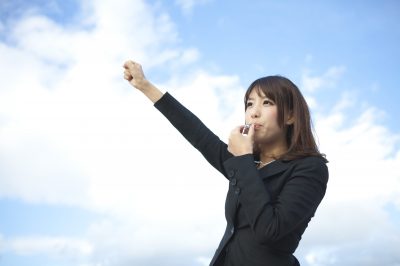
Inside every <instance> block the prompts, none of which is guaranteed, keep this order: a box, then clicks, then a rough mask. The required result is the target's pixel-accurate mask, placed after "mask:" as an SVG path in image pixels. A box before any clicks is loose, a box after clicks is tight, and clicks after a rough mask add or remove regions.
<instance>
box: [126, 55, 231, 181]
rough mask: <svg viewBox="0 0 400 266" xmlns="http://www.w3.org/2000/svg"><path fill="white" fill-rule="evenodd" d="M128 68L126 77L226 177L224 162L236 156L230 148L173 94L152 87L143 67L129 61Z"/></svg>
mask: <svg viewBox="0 0 400 266" xmlns="http://www.w3.org/2000/svg"><path fill="white" fill-rule="evenodd" d="M124 68H125V71H124V78H125V79H126V80H128V81H129V82H130V84H132V85H133V86H134V87H135V88H137V89H138V90H139V91H141V92H143V94H144V95H146V96H147V98H149V99H150V100H151V101H152V102H153V103H154V106H155V107H156V108H157V109H158V110H159V111H160V112H161V113H162V114H163V115H164V116H165V117H166V118H167V119H168V120H169V122H170V123H171V124H172V125H173V126H174V127H175V128H176V129H177V130H178V131H179V132H180V133H181V134H182V135H183V136H184V137H185V138H186V139H187V140H188V141H189V142H190V144H192V146H193V147H195V148H196V149H197V150H198V151H200V152H201V154H202V155H203V156H204V157H205V159H206V160H207V161H208V162H209V163H210V164H211V165H212V166H213V167H214V168H216V169H217V170H218V171H219V172H221V173H222V174H223V175H225V176H226V172H225V169H224V167H223V162H224V161H225V160H226V159H228V158H230V157H232V154H231V153H230V152H228V149H227V145H226V144H225V143H224V142H223V141H221V140H220V139H219V138H218V136H216V135H215V134H214V133H213V132H212V131H211V130H210V129H208V128H207V127H206V126H205V125H204V123H203V122H202V121H201V120H200V119H199V118H198V117H197V116H195V115H194V114H193V113H192V112H191V111H190V110H188V109H187V108H186V107H184V106H183V105H182V104H181V103H179V102H178V101H177V100H176V99H175V98H173V97H172V96H171V95H170V94H169V93H165V94H163V93H162V92H161V91H160V90H159V89H158V88H157V87H155V86H154V85H153V84H151V83H150V82H149V81H148V80H147V79H146V78H145V76H144V74H143V70H142V67H141V65H140V64H138V63H136V62H133V61H127V62H126V63H125V64H124Z"/></svg>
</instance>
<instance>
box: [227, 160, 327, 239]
mask: <svg viewBox="0 0 400 266" xmlns="http://www.w3.org/2000/svg"><path fill="white" fill-rule="evenodd" d="M225 167H226V171H227V172H228V173H229V175H230V176H232V177H233V176H234V178H235V179H236V186H237V188H236V194H237V197H238V200H239V202H240V203H241V206H242V208H243V210H244V212H245V214H246V216H247V219H248V222H249V224H250V226H251V228H252V230H253V231H254V233H255V235H256V237H257V240H258V241H259V242H260V243H271V242H274V241H277V240H279V239H281V238H282V237H284V236H285V235H287V234H288V233H290V232H292V231H293V230H294V229H295V228H296V227H297V226H298V225H299V224H304V223H308V221H309V219H311V217H312V216H313V215H314V213H315V211H316V209H317V207H318V205H319V203H320V202H321V200H322V198H323V197H324V195H325V191H326V184H327V181H328V169H327V166H326V164H325V163H324V162H323V161H322V159H319V158H317V157H308V158H305V159H301V160H300V161H299V163H298V164H296V165H295V166H294V167H293V169H291V170H290V171H291V173H290V176H289V177H288V178H287V180H286V181H285V184H284V186H283V188H282V190H281V191H280V193H279V195H278V196H277V197H276V198H275V199H271V195H270V193H269V192H268V187H267V188H266V186H265V184H264V182H263V180H262V179H261V177H260V176H259V171H258V170H257V168H256V167H255V166H254V163H253V158H252V156H251V155H243V156H238V157H233V158H231V159H228V160H227V161H226V162H225ZM278 178H279V177H278Z"/></svg>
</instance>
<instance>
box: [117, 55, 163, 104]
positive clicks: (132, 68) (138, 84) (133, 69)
mask: <svg viewBox="0 0 400 266" xmlns="http://www.w3.org/2000/svg"><path fill="white" fill-rule="evenodd" d="M124 68H125V71H124V78H125V79H126V80H127V81H129V83H130V84H132V86H133V87H135V88H136V89H138V90H139V91H141V92H142V93H143V94H144V95H146V97H147V98H149V100H150V101H152V102H153V103H156V102H157V101H158V100H160V99H161V97H162V96H163V95H164V94H163V93H162V92H161V91H160V90H159V89H158V88H157V87H156V86H154V85H153V84H152V83H151V82H150V81H148V80H147V79H146V77H145V76H144V73H143V69H142V66H141V65H140V64H139V63H136V62H133V61H132V60H129V61H126V62H125V64H124Z"/></svg>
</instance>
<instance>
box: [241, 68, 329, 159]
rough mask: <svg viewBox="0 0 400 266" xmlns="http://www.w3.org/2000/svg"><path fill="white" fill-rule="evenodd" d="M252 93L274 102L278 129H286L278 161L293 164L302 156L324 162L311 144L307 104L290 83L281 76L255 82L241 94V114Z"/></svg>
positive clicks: (313, 142) (310, 127) (309, 117)
mask: <svg viewBox="0 0 400 266" xmlns="http://www.w3.org/2000/svg"><path fill="white" fill-rule="evenodd" d="M253 89H256V90H257V93H259V94H260V95H261V93H263V94H264V95H265V96H266V97H268V98H269V99H271V100H272V101H274V102H275V104H276V105H277V110H278V125H279V126H280V127H281V128H284V127H286V143H287V146H288V150H287V151H286V153H284V154H282V155H281V156H280V157H279V159H283V160H293V159H298V158H303V157H306V156H319V157H323V158H324V159H325V155H324V154H322V153H320V152H319V149H318V146H317V144H316V142H315V138H314V135H313V126H312V121H311V116H310V111H309V108H308V105H307V102H306V100H305V99H304V97H303V95H302V94H301V92H300V90H299V88H298V87H297V86H296V85H295V84H294V83H293V82H292V81H290V80H289V79H287V78H285V77H282V76H268V77H263V78H260V79H257V80H255V81H254V82H253V83H251V84H250V86H249V88H248V89H247V91H246V93H245V96H244V104H245V110H246V109H247V107H246V103H247V100H248V98H249V95H250V93H251V92H252V91H253ZM288 117H291V120H292V122H293V123H292V124H289V125H288V124H287V123H286V120H287V118H288ZM325 160H326V159H325Z"/></svg>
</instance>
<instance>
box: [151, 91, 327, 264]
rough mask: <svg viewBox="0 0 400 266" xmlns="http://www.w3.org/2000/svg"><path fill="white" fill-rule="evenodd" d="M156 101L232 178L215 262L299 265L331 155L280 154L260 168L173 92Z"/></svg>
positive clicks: (165, 113)
mask: <svg viewBox="0 0 400 266" xmlns="http://www.w3.org/2000/svg"><path fill="white" fill-rule="evenodd" d="M155 107H156V108H157V109H158V110H159V111H160V112H161V113H162V114H163V115H164V116H165V117H166V118H167V119H168V120H169V121H170V122H171V123H172V124H173V126H174V127H175V128H177V129H178V130H179V132H180V133H181V134H182V135H183V136H184V137H185V138H186V139H187V140H188V141H189V142H190V143H191V144H192V145H193V146H194V147H195V148H196V149H198V150H199V151H200V152H201V153H202V154H203V156H204V157H205V158H206V159H207V161H208V162H209V163H210V164H211V165H212V166H213V167H215V168H216V169H217V170H218V171H219V172H221V173H222V174H223V175H224V176H225V177H226V178H227V179H228V180H229V190H228V195H227V198H226V202H225V216H226V220H227V227H226V230H225V233H224V236H223V237H222V240H221V242H220V244H219V247H218V249H217V250H216V252H215V255H214V257H213V259H212V261H211V263H210V265H212V266H217V265H218V266H220V265H229V266H236V265H241V266H290V265H298V262H297V259H296V258H295V257H294V256H293V253H294V252H295V250H296V248H297V246H298V244H299V241H300V239H301V236H302V234H303V233H304V231H305V229H306V227H307V225H308V223H309V221H310V220H311V218H312V217H313V216H314V213H315V211H316V209H317V207H318V205H319V203H320V202H321V200H322V198H323V197H324V195H325V191H326V185H327V182H328V168H327V166H326V163H325V162H326V160H325V159H324V158H321V157H305V158H302V159H297V160H291V161H283V160H277V161H274V162H273V163H271V164H269V165H267V166H265V167H263V168H261V169H257V167H256V165H255V163H254V158H253V155H251V154H247V155H243V156H236V157H235V156H233V155H232V154H231V153H229V152H228V150H227V145H226V144H225V143H224V142H222V141H221V140H220V139H219V138H218V137H217V136H216V135H215V134H214V133H213V132H211V131H210V130H209V129H208V128H207V127H206V126H205V125H204V124H203V123H202V122H201V121H200V120H199V119H198V118H197V117H196V116H195V115H194V114H192V113H191V112H190V111H189V110H187V109H186V108H185V107H184V106H183V105H181V104H180V103H179V102H178V101H177V100H175V99H174V98H173V97H172V96H171V95H170V94H168V93H166V94H165V95H164V96H163V97H162V98H161V99H160V100H159V101H157V102H156V103H155Z"/></svg>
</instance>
